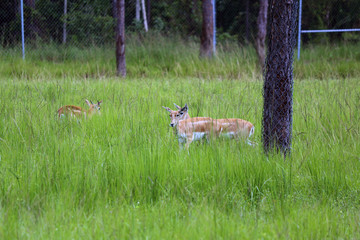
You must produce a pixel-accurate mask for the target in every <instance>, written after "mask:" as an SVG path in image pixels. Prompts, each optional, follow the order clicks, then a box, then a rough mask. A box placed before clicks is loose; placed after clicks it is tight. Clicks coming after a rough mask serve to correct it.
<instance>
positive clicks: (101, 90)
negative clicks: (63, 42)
mask: <svg viewBox="0 0 360 240" xmlns="http://www.w3.org/2000/svg"><path fill="white" fill-rule="evenodd" d="M163 41H164V40H163ZM164 44H165V43H164ZM145 45H146V44H144V45H142V44H141V43H133V42H130V43H129V49H128V51H127V54H128V58H127V59H128V62H127V64H128V71H129V72H128V73H129V77H128V78H127V79H125V80H123V79H118V78H115V77H114V70H113V66H114V63H113V60H114V57H113V55H112V50H111V49H108V48H106V49H101V48H94V49H91V50H90V49H89V50H84V49H76V48H66V49H63V48H56V47H55V46H52V45H48V46H46V47H44V48H38V49H33V51H32V53H28V56H27V60H26V61H25V62H23V61H22V60H21V57H20V56H19V55H18V54H17V53H19V52H18V50H15V49H13V50H8V51H7V52H6V54H3V55H2V56H1V57H0V59H1V62H2V65H1V66H0V74H1V75H0V239H16V238H17V239H109V238H114V239H359V238H360V208H359V204H360V197H359V194H360V193H359V189H360V135H359V134H360V124H359V120H360V84H359V83H360V55H359V52H360V48H359V46H358V45H357V46H356V45H350V46H342V47H334V46H322V47H319V48H316V47H308V48H307V49H305V51H304V52H303V53H302V57H303V60H302V61H301V62H295V70H294V71H295V76H296V78H295V83H294V115H293V119H294V122H293V144H292V154H291V156H290V157H289V158H287V159H286V160H285V161H284V159H283V158H282V156H281V155H276V154H275V155H271V156H268V157H267V156H266V155H264V154H263V151H262V148H261V117H262V104H263V103H262V101H263V100H262V80H261V74H260V73H259V71H258V70H257V69H256V57H255V55H254V51H253V50H252V49H251V48H246V47H244V48H241V47H238V48H235V47H231V46H227V45H224V46H223V47H222V48H221V49H220V50H219V53H218V57H217V58H216V59H214V60H210V61H202V60H200V59H198V58H197V54H198V52H197V50H196V45H195V44H194V43H181V42H179V41H174V42H173V43H167V44H165V47H163V48H161V49H160V48H156V47H154V46H150V47H149V46H148V45H146V46H145ZM170 49H172V50H173V51H170ZM324 52H327V53H328V54H324ZM177 55H178V56H177ZM85 98H88V99H92V100H100V99H101V100H103V105H102V109H101V111H102V115H101V116H94V117H93V118H92V119H90V120H87V121H85V120H80V121H69V120H66V119H65V120H63V121H58V120H57V117H56V110H57V109H58V108H59V107H60V106H61V105H64V104H74V105H79V106H82V107H84V108H86V105H85V103H84V100H85ZM174 102H175V103H177V104H179V105H184V104H185V103H188V105H189V114H190V115H191V116H210V117H213V118H224V117H238V118H243V119H247V120H249V121H251V122H252V123H254V125H255V135H254V137H253V139H252V140H254V141H256V142H258V143H259V145H258V146H256V147H251V146H248V145H247V144H245V143H243V142H236V141H229V140H225V139H219V140H216V141H211V142H209V143H192V144H191V145H190V149H189V152H186V151H179V148H178V143H177V140H176V138H175V137H174V134H173V131H172V129H171V128H170V127H169V122H170V121H169V117H168V114H167V112H166V111H165V110H164V109H163V108H162V107H161V106H168V107H170V108H173V103H174Z"/></svg>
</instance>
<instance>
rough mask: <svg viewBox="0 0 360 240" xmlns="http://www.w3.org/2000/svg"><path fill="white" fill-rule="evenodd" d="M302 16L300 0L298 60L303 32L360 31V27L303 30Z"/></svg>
mask: <svg viewBox="0 0 360 240" xmlns="http://www.w3.org/2000/svg"><path fill="white" fill-rule="evenodd" d="M359 14H360V13H359ZM301 17H302V0H300V4H299V29H298V56H297V59H298V60H299V59H300V49H301V34H302V33H332V32H360V28H351V29H319V30H302V29H301V20H302V19H301Z"/></svg>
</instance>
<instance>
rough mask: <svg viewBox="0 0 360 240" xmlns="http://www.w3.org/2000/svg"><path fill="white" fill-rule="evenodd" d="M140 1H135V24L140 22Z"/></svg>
mask: <svg viewBox="0 0 360 240" xmlns="http://www.w3.org/2000/svg"><path fill="white" fill-rule="evenodd" d="M140 10H141V7H140V0H136V6H135V19H136V21H137V22H140Z"/></svg>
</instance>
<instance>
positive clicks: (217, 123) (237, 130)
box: [174, 103, 256, 145]
mask: <svg viewBox="0 0 360 240" xmlns="http://www.w3.org/2000/svg"><path fill="white" fill-rule="evenodd" d="M174 104H175V103H174ZM175 106H176V108H177V109H181V107H179V106H178V105H176V104H175ZM187 118H190V115H189V114H187ZM212 126H213V127H216V129H214V133H216V136H223V137H228V138H230V139H244V140H246V143H247V144H249V145H256V143H254V142H252V141H250V140H249V138H250V137H251V135H253V134H254V131H255V127H254V125H253V124H252V123H251V122H248V121H246V120H243V119H240V118H224V119H213V124H212Z"/></svg>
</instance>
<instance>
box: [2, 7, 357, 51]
mask: <svg viewBox="0 0 360 240" xmlns="http://www.w3.org/2000/svg"><path fill="white" fill-rule="evenodd" d="M64 1H67V15H66V17H65V15H64ZM137 1H138V5H140V6H141V3H142V0H131V1H125V12H126V13H125V14H126V15H125V22H126V31H132V32H143V31H144V25H143V13H142V12H139V11H137V9H138V8H136V5H137V4H136V3H137ZM144 5H145V8H146V11H145V12H146V18H147V22H148V25H149V30H150V31H157V32H160V33H163V34H167V35H171V34H174V33H176V34H178V35H180V36H182V37H184V38H188V37H194V36H196V37H198V36H200V33H201V16H202V15H201V0H161V1H159V0H144ZM258 11H259V1H250V0H244V1H232V0H217V1H216V25H217V37H218V41H223V40H234V41H238V42H240V43H246V42H254V38H255V36H256V32H257V27H256V19H257V15H258ZM302 13H303V15H302V17H303V20H302V27H303V29H332V28H360V1H359V0H346V1H344V0H317V1H312V0H304V1H303V11H302ZM24 18H25V35H26V38H27V40H28V41H29V40H32V39H38V38H40V39H42V40H44V41H54V42H59V43H61V42H62V41H64V37H63V35H64V32H63V28H64V22H66V35H67V38H66V39H67V40H66V41H67V42H70V43H75V44H76V43H80V42H81V43H82V44H84V43H87V44H89V43H91V44H93V43H95V44H102V43H108V42H113V41H114V26H115V21H114V19H113V1H112V0H108V1H104V0H60V1H59V0H24ZM139 19H140V20H139ZM20 26H21V25H20V1H19V0H9V1H0V40H1V42H2V44H3V45H4V46H7V45H12V44H16V43H18V42H19V41H20V38H21V30H20V29H21V27H20ZM349 36H350V37H349ZM344 38H354V39H356V38H359V34H342V33H335V34H312V35H303V40H304V42H305V43H306V42H308V41H309V40H311V41H318V40H322V41H323V40H326V41H339V40H343V39H344ZM357 40H358V39H357Z"/></svg>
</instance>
